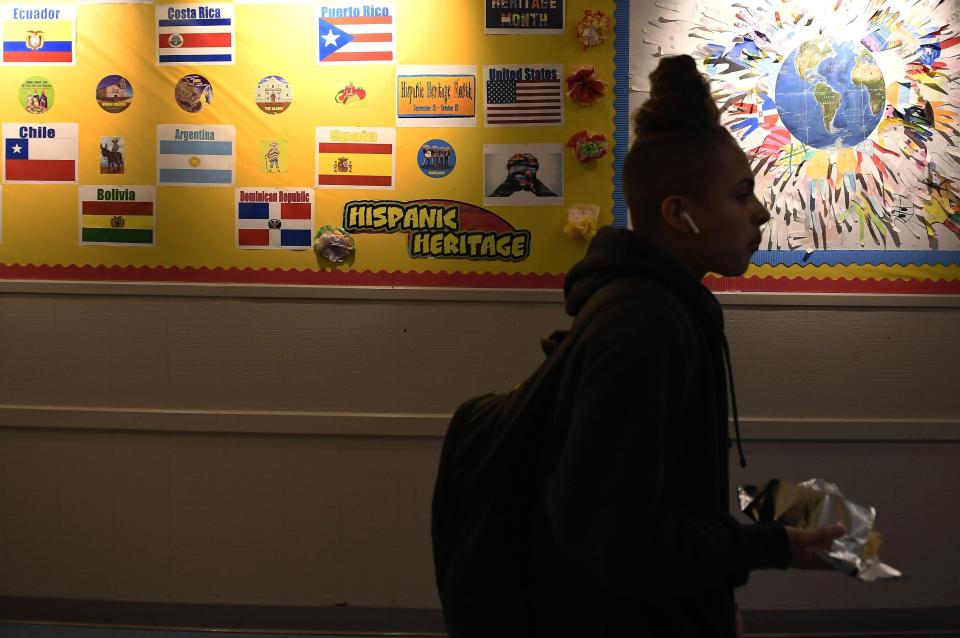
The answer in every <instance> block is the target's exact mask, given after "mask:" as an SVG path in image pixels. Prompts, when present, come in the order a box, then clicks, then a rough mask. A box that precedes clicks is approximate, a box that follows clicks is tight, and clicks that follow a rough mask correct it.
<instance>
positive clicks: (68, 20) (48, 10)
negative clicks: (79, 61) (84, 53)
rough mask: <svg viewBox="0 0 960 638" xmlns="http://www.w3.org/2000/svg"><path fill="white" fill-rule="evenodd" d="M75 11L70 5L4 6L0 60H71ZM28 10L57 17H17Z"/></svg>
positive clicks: (25, 13)
mask: <svg viewBox="0 0 960 638" xmlns="http://www.w3.org/2000/svg"><path fill="white" fill-rule="evenodd" d="M41 10H42V11H41ZM75 11H76V10H75V8H74V7H72V6H71V5H35V6H12V7H11V6H8V7H6V8H5V9H4V11H3V14H2V15H3V63H4V64H73V62H74V58H73V51H74V41H75V33H76V12H75ZM32 14H39V15H49V16H57V19H33V18H32V17H30V18H23V17H21V16H32Z"/></svg>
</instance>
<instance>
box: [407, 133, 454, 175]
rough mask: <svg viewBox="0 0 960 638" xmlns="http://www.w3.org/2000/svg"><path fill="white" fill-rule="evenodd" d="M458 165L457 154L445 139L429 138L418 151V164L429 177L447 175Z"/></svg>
mask: <svg viewBox="0 0 960 638" xmlns="http://www.w3.org/2000/svg"><path fill="white" fill-rule="evenodd" d="M456 165H457V154H456V152H455V151H454V150H453V146H452V145H451V144H450V143H449V142H445V141H444V140H428V141H426V142H424V143H423V144H421V145H420V149H419V150H418V151H417V166H419V167H420V170H421V171H422V172H423V174H424V175H426V176H427V177H435V178H440V177H446V176H447V175H449V174H450V173H451V172H453V169H454V167H455V166H456Z"/></svg>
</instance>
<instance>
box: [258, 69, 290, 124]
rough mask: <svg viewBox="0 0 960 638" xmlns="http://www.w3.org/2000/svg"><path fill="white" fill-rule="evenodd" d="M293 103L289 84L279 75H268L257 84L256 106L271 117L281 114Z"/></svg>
mask: <svg viewBox="0 0 960 638" xmlns="http://www.w3.org/2000/svg"><path fill="white" fill-rule="evenodd" d="M291 102H293V91H292V90H291V89H290V83H289V82H287V81H286V80H284V79H283V78H282V77H280V76H279V75H268V76H267V77H265V78H263V79H262V80H260V81H259V82H257V106H259V107H260V110H261V111H263V112H264V113H270V114H271V115H274V114H277V113H283V112H284V111H286V110H287V108H289V106H290V103H291Z"/></svg>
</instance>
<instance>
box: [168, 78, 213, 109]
mask: <svg viewBox="0 0 960 638" xmlns="http://www.w3.org/2000/svg"><path fill="white" fill-rule="evenodd" d="M174 97H176V98H177V104H179V105H180V108H182V109H183V110H184V111H186V112H188V113H196V112H198V111H200V110H201V109H202V108H203V107H205V106H208V105H209V104H210V102H212V101H213V85H211V84H210V82H208V81H207V78H205V77H203V76H202V75H197V74H196V73H191V74H190V75H185V76H183V77H182V78H180V81H179V82H177V87H176V89H175V90H174Z"/></svg>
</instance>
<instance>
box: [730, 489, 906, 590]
mask: <svg viewBox="0 0 960 638" xmlns="http://www.w3.org/2000/svg"><path fill="white" fill-rule="evenodd" d="M737 491H738V493H739V495H740V510H741V511H742V512H743V513H744V514H746V515H747V516H749V517H750V518H751V519H753V520H754V521H756V522H758V523H760V522H764V523H780V524H782V525H789V526H791V527H800V528H814V527H821V526H823V525H830V524H833V523H839V524H840V525H843V527H844V529H846V530H847V531H846V534H844V535H843V536H841V537H840V538H838V539H836V540H835V541H833V544H832V545H831V546H830V549H829V551H817V552H816V555H817V556H818V557H820V558H821V559H822V560H823V561H824V562H826V563H827V564H828V565H830V566H832V567H834V568H836V569H838V570H840V571H842V572H843V573H845V574H847V575H849V576H853V577H854V578H858V579H859V580H862V581H866V582H872V581H875V580H881V579H891V578H900V577H902V576H903V574H901V573H900V572H899V571H898V570H896V569H894V568H893V567H890V566H889V565H886V564H884V563H881V562H880V544H881V539H880V533H879V532H877V531H876V530H875V529H874V528H873V525H874V522H875V521H876V518H877V512H876V510H875V509H874V508H872V507H865V506H863V505H860V504H858V503H854V502H853V501H850V500H849V499H847V498H846V497H845V496H844V495H843V493H842V492H841V491H840V488H838V487H837V486H836V484H834V483H831V482H830V481H826V480H824V479H819V478H814V479H810V480H809V481H804V482H802V483H799V484H793V483H788V482H786V481H781V480H779V479H774V480H772V481H770V482H769V483H767V484H766V486H764V487H763V488H762V489H759V488H757V487H756V486H754V485H741V486H740V487H738V488H737Z"/></svg>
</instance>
